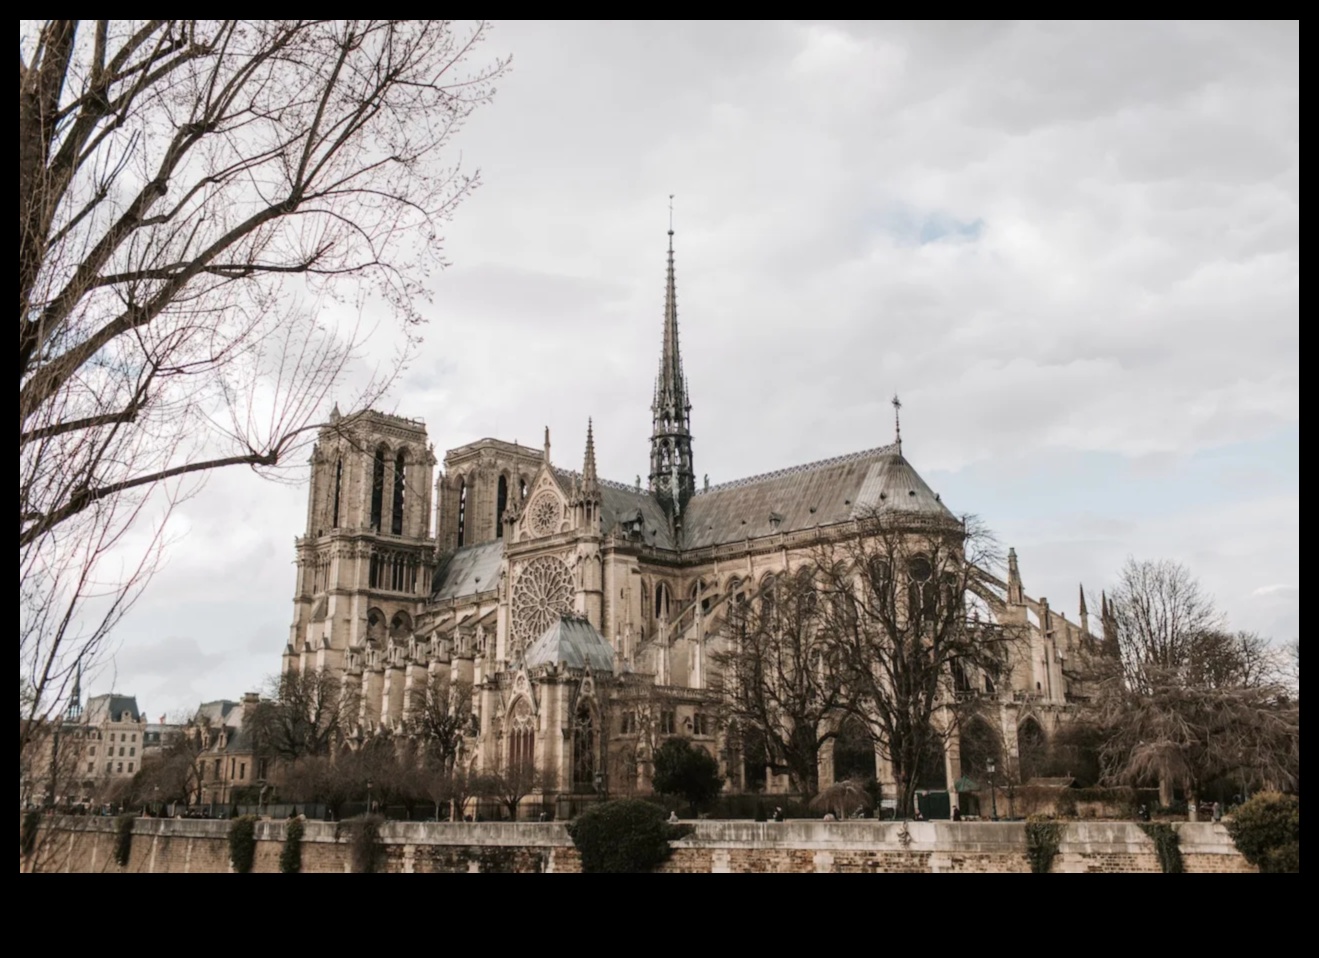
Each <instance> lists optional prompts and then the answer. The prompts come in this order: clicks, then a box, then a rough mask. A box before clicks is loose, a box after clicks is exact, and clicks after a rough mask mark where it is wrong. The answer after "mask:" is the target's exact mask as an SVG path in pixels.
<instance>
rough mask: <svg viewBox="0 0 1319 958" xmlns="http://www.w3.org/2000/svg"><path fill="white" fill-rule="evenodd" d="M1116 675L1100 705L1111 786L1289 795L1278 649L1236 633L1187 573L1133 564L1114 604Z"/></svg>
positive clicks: (1290, 713) (1296, 766)
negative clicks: (1228, 786)
mask: <svg viewBox="0 0 1319 958" xmlns="http://www.w3.org/2000/svg"><path fill="white" fill-rule="evenodd" d="M1111 615H1112V619H1113V624H1114V625H1115V626H1116V630H1117V642H1118V646H1119V650H1120V653H1121V674H1120V675H1119V676H1115V677H1114V680H1112V681H1108V682H1105V683H1103V684H1102V685H1101V686H1100V687H1101V689H1102V690H1103V694H1102V695H1101V696H1100V698H1099V701H1098V707H1099V725H1100V728H1101V730H1102V733H1103V746H1102V749H1101V759H1102V762H1103V766H1104V772H1105V775H1106V777H1107V778H1108V779H1109V780H1111V781H1118V782H1131V783H1149V782H1158V783H1160V785H1161V786H1162V787H1163V788H1164V790H1165V795H1166V794H1167V793H1168V792H1169V791H1170V790H1171V788H1172V787H1173V786H1178V787H1181V788H1183V789H1184V790H1185V791H1186V792H1187V794H1188V796H1190V797H1192V798H1194V796H1195V795H1197V794H1200V792H1201V790H1202V789H1203V788H1204V786H1205V785H1207V784H1208V783H1210V782H1212V781H1214V780H1217V779H1226V780H1230V781H1231V782H1232V783H1233V784H1234V785H1235V786H1236V787H1239V788H1245V789H1256V788H1262V787H1269V788H1278V789H1290V788H1293V787H1296V786H1298V785H1299V780H1300V709H1299V703H1298V702H1297V700H1296V697H1295V695H1294V693H1293V692H1292V691H1291V689H1290V688H1289V684H1288V682H1287V675H1286V670H1285V662H1284V659H1283V657H1282V655H1281V654H1280V651H1279V650H1277V649H1275V648H1274V647H1272V646H1271V645H1270V644H1269V643H1268V642H1267V641H1266V640H1265V639H1263V638H1261V637H1260V636H1258V635H1256V634H1254V633H1247V632H1231V631H1228V630H1226V629H1225V628H1224V627H1223V625H1222V618H1221V617H1220V616H1219V614H1218V613H1217V612H1216V610H1215V609H1214V605H1213V602H1212V600H1211V599H1210V598H1209V597H1208V596H1207V595H1205V594H1204V593H1203V591H1202V590H1201V588H1200V585H1199V583H1198V582H1197V581H1196V580H1195V578H1194V577H1193V576H1192V575H1191V574H1190V572H1189V571H1188V570H1187V569H1186V568H1185V567H1183V566H1181V565H1178V564H1176V563H1173V562H1167V561H1162V562H1148V561H1146V562H1138V561H1135V560H1128V562H1127V564H1126V566H1125V567H1124V568H1123V570H1122V576H1121V579H1120V582H1119V586H1118V588H1117V590H1116V592H1115V594H1114V596H1113V599H1112V607H1111Z"/></svg>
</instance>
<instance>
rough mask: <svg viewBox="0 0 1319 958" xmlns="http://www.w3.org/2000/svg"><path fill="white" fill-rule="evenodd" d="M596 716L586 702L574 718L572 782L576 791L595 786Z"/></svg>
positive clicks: (587, 790)
mask: <svg viewBox="0 0 1319 958" xmlns="http://www.w3.org/2000/svg"><path fill="white" fill-rule="evenodd" d="M595 746H596V735H595V716H594V715H593V714H592V712H591V706H590V705H589V704H587V703H585V702H583V703H582V704H581V706H579V707H578V709H577V715H576V716H575V717H574V719H573V745H572V752H573V754H572V784H573V791H575V792H589V791H592V790H594V788H595Z"/></svg>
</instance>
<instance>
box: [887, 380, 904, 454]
mask: <svg viewBox="0 0 1319 958" xmlns="http://www.w3.org/2000/svg"><path fill="white" fill-rule="evenodd" d="M889 401H890V402H891V403H892V404H893V441H894V443H895V444H896V445H897V447H898V455H899V456H900V455H902V400H901V399H899V398H898V394H897V393H894V394H893V398H892V399H891V400H889Z"/></svg>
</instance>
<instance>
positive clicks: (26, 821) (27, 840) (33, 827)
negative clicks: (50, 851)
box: [18, 808, 41, 858]
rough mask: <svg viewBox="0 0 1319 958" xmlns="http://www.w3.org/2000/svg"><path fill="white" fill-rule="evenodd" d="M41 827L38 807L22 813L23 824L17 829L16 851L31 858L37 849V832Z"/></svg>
mask: <svg viewBox="0 0 1319 958" xmlns="http://www.w3.org/2000/svg"><path fill="white" fill-rule="evenodd" d="M40 829H41V811H40V809H36V808H33V809H30V810H29V811H27V812H26V813H24V815H23V824H22V825H20V826H19V829H18V853H19V854H20V855H22V856H23V857H24V858H31V857H32V853H33V852H35V851H36V850H37V832H38V831H39V830H40Z"/></svg>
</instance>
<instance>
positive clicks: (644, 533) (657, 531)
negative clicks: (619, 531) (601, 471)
mask: <svg viewBox="0 0 1319 958" xmlns="http://www.w3.org/2000/svg"><path fill="white" fill-rule="evenodd" d="M638 517H639V518H640V519H641V541H643V542H645V543H646V545H651V546H656V547H657V548H660V549H672V548H675V545H674V542H673V533H672V531H671V530H670V528H669V519H668V516H666V515H665V514H664V507H663V506H661V505H660V504H659V502H658V500H656V499H655V497H654V496H652V495H651V494H650V493H649V492H647V491H644V490H643V491H641V492H637V491H636V489H626V488H619V487H617V486H605V485H601V487H600V526H601V531H603V532H604V533H606V534H608V533H609V532H611V531H612V530H613V528H614V527H615V526H616V525H618V524H619V523H620V522H626V521H627V520H630V519H635V518H638Z"/></svg>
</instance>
